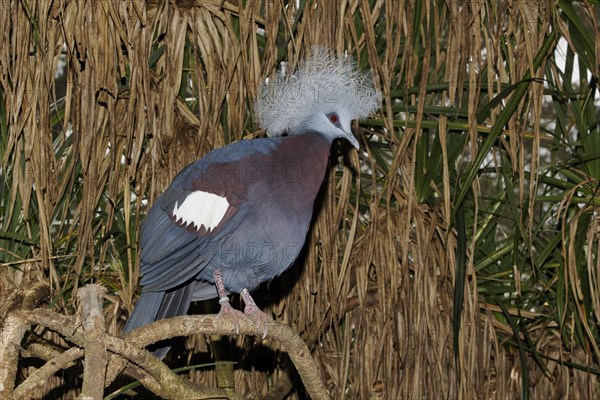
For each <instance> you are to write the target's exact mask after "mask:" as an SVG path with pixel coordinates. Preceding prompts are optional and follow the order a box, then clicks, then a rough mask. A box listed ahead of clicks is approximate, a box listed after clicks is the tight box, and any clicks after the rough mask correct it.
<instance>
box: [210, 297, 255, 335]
mask: <svg viewBox="0 0 600 400" xmlns="http://www.w3.org/2000/svg"><path fill="white" fill-rule="evenodd" d="M219 304H221V310H219V313H218V314H217V319H218V318H227V319H228V320H231V321H233V326H234V327H235V333H237V334H238V335H239V333H240V324H239V322H238V321H240V320H241V319H244V318H248V317H247V316H246V314H244V313H243V312H241V311H238V310H236V309H235V308H233V307H231V304H229V298H228V297H227V296H225V297H221V298H220V299H219Z"/></svg>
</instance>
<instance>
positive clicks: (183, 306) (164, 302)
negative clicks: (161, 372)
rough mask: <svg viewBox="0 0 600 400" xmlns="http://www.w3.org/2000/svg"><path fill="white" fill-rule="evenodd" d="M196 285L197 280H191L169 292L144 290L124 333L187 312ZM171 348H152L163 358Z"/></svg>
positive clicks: (154, 352) (153, 351)
mask: <svg viewBox="0 0 600 400" xmlns="http://www.w3.org/2000/svg"><path fill="white" fill-rule="evenodd" d="M194 286H195V282H191V283H189V284H187V285H184V286H181V287H179V288H177V289H174V290H171V291H169V292H142V294H141V295H140V298H139V299H138V301H137V303H136V304H135V308H134V309H133V312H132V313H131V316H130V317H129V319H128V320H127V323H126V324H125V328H124V329H123V333H128V332H130V331H132V330H134V329H136V328H139V327H141V326H144V325H148V324H150V323H152V322H154V321H158V320H161V319H165V318H170V317H176V316H179V315H185V314H187V312H188V309H189V308H190V303H191V301H192V295H193V293H194ZM169 349H170V346H165V347H160V348H157V349H152V353H153V354H154V355H155V356H156V357H158V358H161V359H162V358H163V357H164V356H165V355H166V354H167V353H168V352H169Z"/></svg>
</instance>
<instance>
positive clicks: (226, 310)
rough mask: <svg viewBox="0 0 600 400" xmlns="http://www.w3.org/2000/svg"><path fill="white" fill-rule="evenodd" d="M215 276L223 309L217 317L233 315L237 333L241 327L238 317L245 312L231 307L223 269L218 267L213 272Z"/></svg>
mask: <svg viewBox="0 0 600 400" xmlns="http://www.w3.org/2000/svg"><path fill="white" fill-rule="evenodd" d="M213 278H214V280H215V286H216V287H217V293H218V295H219V304H220V305H221V310H220V311H219V314H218V315H217V318H218V317H219V316H225V315H228V316H230V317H231V319H232V320H233V324H234V325H235V331H236V333H238V334H239V333H240V327H239V324H238V322H237V321H238V318H239V317H240V316H244V314H242V313H241V312H240V311H238V310H236V309H234V308H233V307H231V304H229V297H227V290H226V289H225V284H224V283H223V277H222V276H221V271H219V270H218V269H217V270H215V272H213Z"/></svg>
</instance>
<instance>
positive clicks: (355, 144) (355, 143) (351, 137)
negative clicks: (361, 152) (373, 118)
mask: <svg viewBox="0 0 600 400" xmlns="http://www.w3.org/2000/svg"><path fill="white" fill-rule="evenodd" d="M346 139H348V141H349V142H350V144H351V145H352V146H353V147H354V148H355V149H356V150H358V149H360V144H359V143H358V139H356V138H355V137H354V135H352V133H348V132H346Z"/></svg>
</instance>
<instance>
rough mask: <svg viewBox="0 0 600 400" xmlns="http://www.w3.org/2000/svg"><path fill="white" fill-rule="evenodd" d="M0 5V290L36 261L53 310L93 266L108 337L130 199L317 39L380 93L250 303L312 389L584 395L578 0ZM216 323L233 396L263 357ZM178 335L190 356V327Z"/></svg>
mask: <svg viewBox="0 0 600 400" xmlns="http://www.w3.org/2000/svg"><path fill="white" fill-rule="evenodd" d="M0 21H1V23H0V26H1V27H2V28H0V32H1V34H2V46H0V150H1V164H0V165H1V167H0V168H1V169H0V285H1V286H0V287H1V288H2V297H3V298H6V297H7V296H9V295H10V293H13V292H14V291H17V290H25V289H27V288H29V287H32V286H33V285H35V284H36V283H38V282H48V283H49V284H50V285H51V287H52V299H51V301H49V303H48V304H47V306H48V307H52V308H54V309H57V310H61V311H62V312H64V313H72V312H73V310H74V308H73V296H72V294H73V293H74V290H75V289H76V288H78V287H80V286H82V285H84V284H86V283H88V282H100V283H102V284H103V285H105V286H106V287H107V288H108V289H109V294H108V295H107V297H106V308H105V312H106V317H107V320H108V321H109V324H110V326H109V331H111V332H113V333H117V332H119V331H120V329H121V327H122V325H123V322H124V320H125V318H126V315H127V314H128V313H129V312H130V310H131V309H132V305H133V304H134V303H135V299H136V290H137V280H138V273H139V271H138V267H139V265H138V261H137V254H138V248H137V242H138V237H137V236H138V232H139V226H140V222H141V221H142V220H143V217H144V214H145V212H146V210H147V207H148V204H151V203H152V201H153V200H154V199H155V198H156V196H157V195H158V194H159V193H160V192H161V191H162V190H163V189H164V188H165V187H166V186H167V185H168V183H169V182H170V180H171V179H172V178H173V177H174V176H175V174H176V173H177V172H178V171H179V170H180V169H181V168H182V167H183V166H185V165H187V164H188V163H190V162H191V161H193V160H195V159H197V158H199V157H201V156H202V155H203V154H206V153H207V152H208V151H210V150H211V149H213V148H215V147H220V146H223V145H225V144H227V143H230V142H233V141H236V140H240V139H242V138H251V137H258V136H261V135H262V133H261V132H260V131H259V130H258V127H257V126H256V125H255V123H254V120H253V118H252V113H251V105H252V101H253V99H254V97H255V94H256V88H257V86H258V85H259V83H260V82H261V81H262V79H264V78H265V77H267V76H269V75H271V74H273V73H275V71H276V69H277V67H278V66H279V62H280V61H283V60H287V61H288V62H289V63H290V65H291V66H294V65H295V64H296V63H297V61H298V59H300V58H301V57H302V56H303V55H304V54H306V52H307V51H308V50H309V49H310V47H311V46H312V45H314V44H320V45H326V46H328V47H330V48H332V49H335V50H336V51H337V52H339V53H341V52H344V51H348V53H349V54H351V55H353V56H354V57H355V58H356V60H357V62H358V64H359V65H360V66H361V67H362V68H365V69H367V68H370V69H371V70H372V71H373V76H374V81H375V84H376V86H377V87H378V88H379V89H380V90H381V92H382V94H383V102H382V107H381V109H380V111H379V112H378V114H377V115H376V116H374V118H373V119H370V120H366V121H362V122H361V123H360V125H355V127H354V128H355V134H356V135H357V136H358V137H359V138H360V139H359V140H360V141H361V145H362V149H361V151H360V152H359V153H357V152H354V151H347V149H345V148H343V147H342V146H339V147H336V148H334V150H333V152H334V160H335V159H336V158H337V159H338V161H339V163H336V162H332V164H331V168H330V171H329V174H328V176H327V179H326V183H325V185H324V187H323V190H322V192H321V194H320V196H319V205H318V209H319V212H318V214H317V216H316V217H315V221H314V226H313V229H312V231H311V233H310V240H309V241H308V243H307V246H306V248H305V251H304V252H303V256H302V258H301V259H300V260H299V261H298V262H297V264H296V266H295V267H294V268H293V269H292V270H290V271H289V272H288V273H286V274H285V275H284V276H283V277H282V278H281V279H278V280H276V281H274V282H272V283H271V284H269V285H267V286H266V287H265V288H263V290H261V291H260V292H259V294H258V295H257V296H256V297H257V298H258V301H259V304H260V305H261V306H263V307H264V308H265V309H266V310H268V311H269V312H271V313H272V315H273V316H274V318H275V319H277V320H278V321H281V322H284V323H287V324H290V325H291V326H292V327H293V328H294V330H296V331H297V332H298V333H299V334H300V335H301V336H302V337H303V339H305V340H306V341H307V343H309V345H310V346H311V348H312V349H313V353H314V356H315V357H316V358H317V359H318V361H319V363H320V364H321V365H322V368H323V373H324V377H325V379H326V382H327V385H328V387H329V388H330V390H331V393H332V395H333V396H334V397H335V398H351V399H354V398H364V399H366V398H390V399H393V398H423V397H425V398H433V397H434V396H435V397H436V398H437V397H438V396H441V397H446V398H499V399H504V398H514V397H518V396H520V397H523V398H527V397H532V398H550V396H554V397H555V398H561V397H564V396H570V397H572V398H593V397H596V396H597V395H598V373H599V372H600V368H599V367H598V362H599V357H600V348H599V347H598V341H599V339H600V335H599V332H598V322H600V294H599V292H600V282H599V277H600V260H599V259H598V240H599V238H600V236H599V232H600V228H599V226H600V220H599V218H600V217H599V216H598V213H597V208H596V207H597V206H598V203H599V200H598V199H597V196H596V193H597V191H598V188H599V186H598V182H599V181H598V179H599V178H600V124H599V116H600V113H599V103H598V88H597V83H598V76H600V74H599V71H598V69H599V68H600V66H599V64H598V62H597V59H598V53H599V49H600V32H599V29H598V21H599V7H598V4H597V2H596V1H592V0H584V1H581V2H570V1H563V0H558V1H555V2H547V1H524V0H523V1H517V0H505V1H499V2H497V1H487V0H471V1H454V0H450V1H442V0H429V1H418V2H415V1H403V0H350V1H344V0H338V1H332V0H329V1H317V0H314V1H304V0H301V1H298V2H289V3H286V2H284V1H258V0H256V1H221V0H219V1H217V0H212V1H210V0H209V1H194V0H176V1H148V2H144V1H136V0H133V1H123V2H116V1H109V0H97V1H76V2H69V1H50V0H48V1H42V0H40V1H24V0H12V1H8V0H7V1H4V2H2V4H1V7H0ZM561 40H564V41H565V42H566V43H567V46H566V50H565V52H564V54H562V57H561V54H560V52H557V44H558V43H559V41H561ZM4 316H5V315H1V317H4ZM37 335H38V336H37V337H36V338H31V337H30V338H29V339H28V340H30V341H31V340H34V339H35V340H36V341H40V340H42V338H45V339H47V340H52V339H53V338H52V337H51V336H50V335H47V334H44V332H41V331H38V332H37ZM54 339H55V338H54ZM235 343H236V344H237V346H236V347H235V348H234V349H235V350H232V354H231V355H230V357H231V359H233V360H235V361H238V362H239V364H238V365H237V366H236V367H235V376H236V390H237V391H238V392H239V393H243V394H248V393H254V394H255V395H260V394H261V393H264V392H265V391H266V390H267V388H268V387H269V386H272V385H274V384H276V383H277V382H279V381H281V380H282V379H283V378H282V377H284V376H286V374H287V373H288V372H287V368H286V361H285V356H284V355H282V354H280V353H277V352H275V353H267V356H265V353H264V348H263V347H262V346H261V344H260V343H259V342H258V341H251V340H237V341H235ZM23 346H24V347H25V348H27V346H28V343H23ZM185 346H186V348H187V349H189V350H190V351H191V350H195V351H197V352H199V353H198V354H204V357H205V358H206V357H207V358H209V359H210V358H211V357H212V353H211V352H210V350H209V349H210V348H211V346H212V344H211V343H210V342H209V341H207V339H206V338H203V337H196V338H190V339H188V340H187V341H186V343H185ZM195 357H198V356H194V358H190V357H188V358H186V357H183V356H182V357H179V359H177V360H171V362H172V363H173V365H175V364H179V365H181V364H187V363H191V364H193V363H194V362H196V361H198V359H197V358H195ZM32 368H35V365H31V364H24V366H23V368H22V371H21V374H22V377H24V376H26V375H27V374H29V373H31V371H32ZM186 373H188V374H189V376H190V377H191V378H192V379H194V380H195V381H197V382H201V383H205V384H209V385H214V384H215V382H214V380H215V377H214V372H213V371H212V370H211V369H208V370H206V369H203V370H193V371H191V372H186ZM292 379H293V376H292ZM76 381H77V378H76V373H75V375H74V376H73V375H68V374H67V373H65V375H64V376H57V377H56V379H55V380H53V381H51V382H48V386H47V387H46V388H43V389H41V391H40V393H39V394H37V395H39V396H41V395H43V393H45V391H47V390H50V389H54V391H53V392H52V393H54V395H55V396H56V397H61V396H62V397H65V398H71V397H74V396H75V395H76V393H77V389H76ZM299 386H300V385H296V386H295V389H293V390H292V394H291V396H292V397H293V398H296V397H300V398H302V397H303V396H304V394H303V392H302V389H301V387H299Z"/></svg>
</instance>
